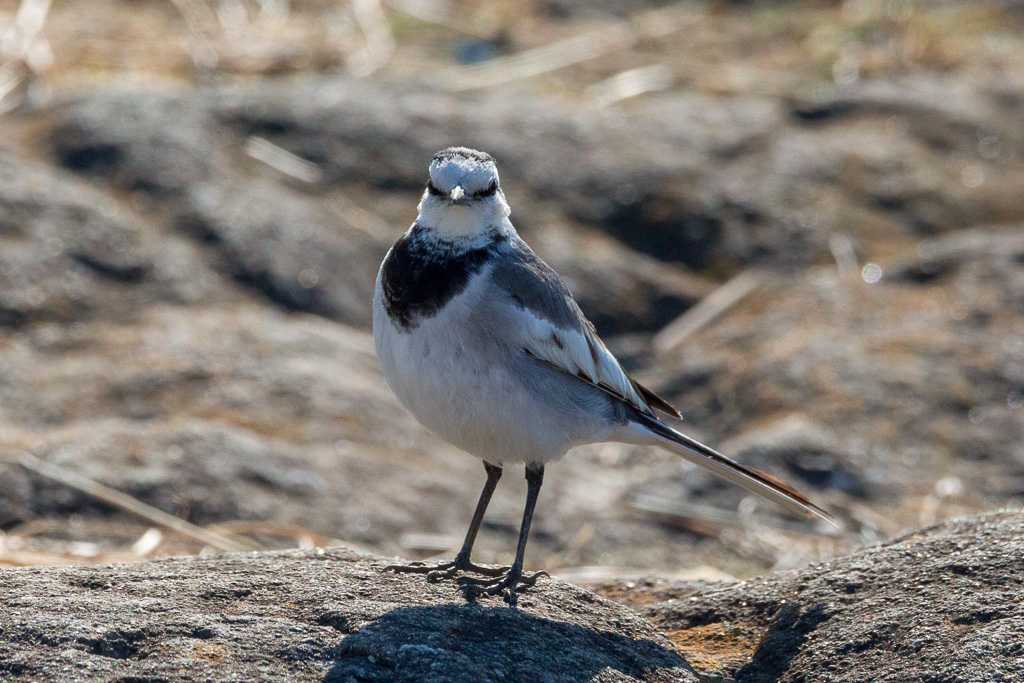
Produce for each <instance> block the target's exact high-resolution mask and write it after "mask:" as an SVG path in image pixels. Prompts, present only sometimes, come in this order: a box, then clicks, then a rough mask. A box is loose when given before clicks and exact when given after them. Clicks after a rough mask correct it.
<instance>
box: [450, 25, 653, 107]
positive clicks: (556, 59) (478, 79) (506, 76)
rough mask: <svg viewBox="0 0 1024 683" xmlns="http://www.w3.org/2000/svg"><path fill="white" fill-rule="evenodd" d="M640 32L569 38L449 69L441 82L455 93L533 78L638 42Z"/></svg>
mask: <svg viewBox="0 0 1024 683" xmlns="http://www.w3.org/2000/svg"><path fill="white" fill-rule="evenodd" d="M636 39H637V38H636V34H635V33H634V32H633V30H632V29H631V28H630V27H629V26H627V25H617V26H614V27H612V28H610V29H606V30H604V31H601V32H600V33H597V34H585V35H580V36H573V37H571V38H567V39H565V40H561V41H558V42H556V43H552V44H551V45H545V46H544V47H538V48H536V49H533V50H527V51H525V52H520V53H519V54H516V55H510V56H508V57H499V58H497V59H492V60H490V61H488V62H485V63H483V64H480V65H477V66H465V67H457V68H454V69H449V70H447V71H446V72H444V73H442V74H441V76H440V85H441V87H443V88H445V89H446V90H449V91H452V92H461V91H464V90H478V89H481V88H491V87H494V86H496V85H503V84H505V83H510V82H512V81H519V80H523V79H525V78H532V77H534V76H539V75H541V74H544V73H549V72H551V71H556V70H558V69H563V68H565V67H567V66H572V65H573V64H579V63H580V62H585V61H588V60H591V59H594V58H596V57H600V56H601V55H604V54H607V53H609V52H613V51H616V50H625V49H628V48H630V47H632V46H633V45H634V44H635V43H636Z"/></svg>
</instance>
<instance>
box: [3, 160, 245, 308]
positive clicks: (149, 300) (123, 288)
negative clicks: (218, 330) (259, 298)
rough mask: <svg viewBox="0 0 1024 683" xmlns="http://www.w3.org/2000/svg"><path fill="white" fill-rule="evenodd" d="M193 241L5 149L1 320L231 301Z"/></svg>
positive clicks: (121, 203)
mask: <svg viewBox="0 0 1024 683" xmlns="http://www.w3.org/2000/svg"><path fill="white" fill-rule="evenodd" d="M196 261H197V258H196V253H195V251H194V249H193V248H192V247H191V245H189V244H188V243H187V242H185V241H184V240H179V239H175V238H173V237H168V236H166V235H161V234H160V232H159V230H158V229H157V228H155V227H154V226H153V225H151V224H149V223H148V222H146V221H145V220H144V219H143V218H141V217H140V216H139V215H138V214H136V213H134V212H133V211H132V210H131V208H130V207H129V206H127V205H126V203H124V202H118V201H117V200H115V199H114V198H112V197H110V196H109V195H106V194H104V193H102V192H99V191H97V190H95V189H93V188H90V187H89V186H88V185H86V184H84V183H82V182H81V181H80V180H79V179H77V178H75V177H74V176H72V175H70V174H67V173H63V172H60V171H55V170H53V169H50V168H48V167H47V166H45V165H43V164H39V163H36V162H32V161H30V160H27V159H24V158H21V157H18V156H15V155H12V154H8V153H0V326H7V327H9V326H20V325H25V324H28V323H32V322H39V321H51V322H52V321H64V322H68V321H75V320H85V319H89V318H94V317H100V318H120V319H129V318H131V317H132V316H133V315H136V314H138V313H139V311H140V310H141V309H143V308H144V307H146V306H147V305H151V304H155V303H179V304H188V303H192V302H195V301H197V300H200V299H203V300H207V301H217V300H222V301H223V300H229V299H230V298H231V292H230V290H228V291H225V290H224V288H223V286H222V283H221V282H220V280H219V278H217V277H216V276H215V275H214V274H213V273H212V272H210V271H209V270H208V269H205V268H204V267H203V266H202V264H201V262H200V263H197V262H196Z"/></svg>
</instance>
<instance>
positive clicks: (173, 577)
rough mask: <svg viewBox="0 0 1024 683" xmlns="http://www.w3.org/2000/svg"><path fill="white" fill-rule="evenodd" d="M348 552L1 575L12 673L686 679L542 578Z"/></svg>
mask: <svg viewBox="0 0 1024 683" xmlns="http://www.w3.org/2000/svg"><path fill="white" fill-rule="evenodd" d="M385 564H386V563H385V562H384V561H382V560H379V559H375V558H372V557H369V556H360V555H356V554H355V553H352V552H351V551H347V550H341V549H334V550H328V551H316V552H314V551H308V552H301V551H292V552H282V553H265V554H246V555H233V556H226V557H219V558H207V559H197V558H182V559H167V560H159V561H154V562H147V563H143V564H136V565H127V566H115V567H94V568H68V569H49V570H47V569H20V570H17V569H16V570H8V571H4V572H2V573H0V592H2V593H3V595H4V610H3V612H2V613H0V637H2V639H3V642H4V648H3V649H2V650H0V675H2V676H3V677H7V676H17V677H19V678H20V679H21V680H62V681H85V680H98V679H104V680H111V679H116V680H143V679H145V680H150V681H156V680H160V681H193V680H197V679H200V680H202V679H211V680H229V679H236V680H257V679H258V680H274V681H294V680H326V681H339V682H348V681H408V682H409V683H413V682H417V683H418V682H421V681H423V682H437V683H442V682H448V681H465V682H466V683H471V682H472V683H476V682H478V681H485V680H486V681H524V682H525V681H551V682H552V683H572V682H579V683H583V682H590V681H606V682H608V683H611V682H612V681H663V682H665V683H668V682H670V681H695V680H696V677H695V676H694V675H693V673H692V672H691V670H690V669H689V667H688V666H687V665H686V662H685V661H684V660H683V658H682V657H680V656H679V654H678V653H677V652H676V651H675V650H674V648H673V647H672V645H671V644H670V643H669V641H668V640H667V639H666V638H665V637H663V636H661V635H659V634H658V633H657V631H656V630H654V629H653V628H652V627H651V626H650V625H649V624H648V623H646V622H645V621H644V620H643V619H642V618H641V617H639V616H637V615H636V614H634V613H632V612H631V611H630V610H629V609H627V608H626V607H624V606H622V605H618V604H616V603H614V602H611V601H608V600H605V599H602V598H600V597H598V596H596V595H594V594H593V593H590V592H588V591H585V590H583V589H580V588H575V587H573V586H570V585H568V584H564V583H558V582H551V581H544V580H542V582H541V585H539V586H538V587H537V588H536V589H534V590H533V591H531V592H530V593H528V594H524V596H523V597H522V598H521V600H520V602H521V605H522V609H520V610H518V611H515V610H511V609H508V608H506V607H504V606H498V605H500V604H501V603H500V602H495V601H494V600H491V599H488V600H486V601H485V602H482V603H479V604H474V605H466V604H465V603H464V601H463V600H462V599H461V597H460V595H459V593H458V592H457V589H456V587H455V586H454V584H451V583H444V584H427V583H426V582H425V581H424V580H423V578H422V577H420V576H412V575H396V574H385V573H383V572H382V568H383V567H384V566H385Z"/></svg>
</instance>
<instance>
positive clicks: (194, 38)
mask: <svg viewBox="0 0 1024 683" xmlns="http://www.w3.org/2000/svg"><path fill="white" fill-rule="evenodd" d="M171 4H172V5H174V6H175V7H176V8H177V9H178V12H180V13H181V16H182V18H183V19H184V20H185V27H186V29H187V30H188V33H189V57H190V58H191V60H192V64H193V65H195V66H196V67H197V68H199V69H204V70H208V69H213V68H214V67H216V66H217V62H218V61H219V59H220V57H219V55H218V54H217V49H216V48H215V47H214V45H215V43H216V40H215V36H216V34H217V30H218V26H219V25H220V20H219V19H218V17H217V13H216V12H214V11H213V9H211V8H210V6H209V5H207V4H206V3H205V2H203V0H171Z"/></svg>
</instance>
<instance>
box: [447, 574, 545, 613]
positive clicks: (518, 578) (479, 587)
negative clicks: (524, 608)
mask: <svg viewBox="0 0 1024 683" xmlns="http://www.w3.org/2000/svg"><path fill="white" fill-rule="evenodd" d="M542 576H548V573H547V572H545V571H539V572H534V573H533V574H523V572H522V570H521V569H515V568H512V569H509V570H508V571H507V572H505V574H504V575H503V576H501V577H500V578H498V579H472V578H469V577H466V576H462V577H459V585H460V586H462V590H463V593H465V595H466V599H467V600H475V599H476V598H478V597H480V596H481V595H500V596H502V598H504V600H505V602H506V603H508V606H509V607H515V606H516V603H517V602H518V596H519V591H520V590H521V589H523V588H531V587H533V586H535V585H536V584H537V579H539V578H540V577H542Z"/></svg>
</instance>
